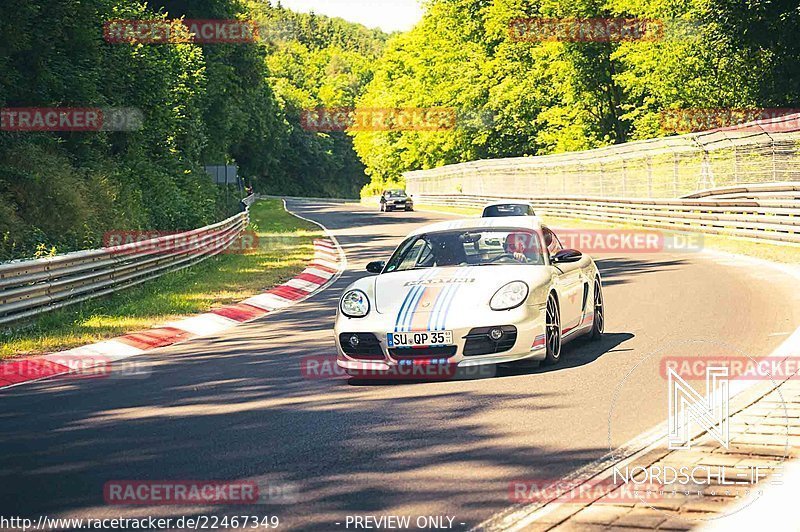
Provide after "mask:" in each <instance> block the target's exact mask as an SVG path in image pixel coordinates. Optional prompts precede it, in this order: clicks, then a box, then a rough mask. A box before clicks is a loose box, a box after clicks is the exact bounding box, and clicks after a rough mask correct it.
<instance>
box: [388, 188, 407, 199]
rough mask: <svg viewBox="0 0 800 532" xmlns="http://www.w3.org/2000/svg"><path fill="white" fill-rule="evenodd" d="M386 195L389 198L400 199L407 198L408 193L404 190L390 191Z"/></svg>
mask: <svg viewBox="0 0 800 532" xmlns="http://www.w3.org/2000/svg"><path fill="white" fill-rule="evenodd" d="M386 195H387V196H389V197H390V198H398V197H402V196H405V195H406V193H405V191H404V190H389V191H388V192H386Z"/></svg>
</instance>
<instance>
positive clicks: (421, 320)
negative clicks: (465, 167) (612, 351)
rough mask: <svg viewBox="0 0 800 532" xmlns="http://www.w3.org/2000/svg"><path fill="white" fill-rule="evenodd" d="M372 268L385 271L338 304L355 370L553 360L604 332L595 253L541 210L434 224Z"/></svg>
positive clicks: (339, 330)
mask: <svg viewBox="0 0 800 532" xmlns="http://www.w3.org/2000/svg"><path fill="white" fill-rule="evenodd" d="M367 270H368V271H370V272H372V273H378V274H379V275H376V276H369V277H365V278H362V279H359V280H358V281H356V282H354V283H353V284H351V285H350V286H349V287H348V288H347V289H346V290H345V291H344V294H343V295H342V297H341V299H340V301H339V307H338V310H337V314H336V324H335V327H334V332H335V339H336V346H337V351H338V357H337V363H338V365H339V366H340V367H342V368H343V369H344V370H345V371H346V372H347V373H348V374H350V375H357V376H359V375H365V374H370V375H383V374H384V373H385V375H386V376H392V375H393V374H402V371H398V369H399V370H402V369H403V367H404V366H414V365H431V364H434V365H448V366H451V367H464V366H471V365H476V364H477V365H480V364H502V363H509V362H516V361H522V360H539V361H541V362H542V363H547V364H553V363H556V362H558V360H559V358H560V357H561V346H562V344H563V343H565V342H566V341H568V340H571V339H573V338H576V337H578V336H581V335H587V334H588V335H590V336H591V338H592V339H599V338H600V337H601V335H602V333H603V322H604V310H603V288H602V282H601V279H600V273H599V272H598V269H597V267H596V265H595V263H594V261H593V260H592V259H591V258H590V257H589V256H588V255H583V254H581V253H580V252H579V251H576V250H572V249H563V247H562V246H561V243H560V242H559V240H558V237H556V235H555V234H554V233H553V232H552V231H551V230H550V229H548V228H547V227H545V226H543V225H542V224H541V222H540V220H539V219H538V218H536V217H506V218H483V219H470V220H458V221H452V222H442V223H437V224H433V225H428V226H425V227H422V228H420V229H418V230H416V231H414V232H413V233H411V234H410V235H409V236H408V237H407V238H406V239H405V240H404V241H403V242H402V243H401V244H400V246H398V248H397V249H396V250H395V252H394V253H393V254H392V256H391V258H390V259H389V260H388V262H383V261H379V262H371V263H370V264H369V265H368V266H367Z"/></svg>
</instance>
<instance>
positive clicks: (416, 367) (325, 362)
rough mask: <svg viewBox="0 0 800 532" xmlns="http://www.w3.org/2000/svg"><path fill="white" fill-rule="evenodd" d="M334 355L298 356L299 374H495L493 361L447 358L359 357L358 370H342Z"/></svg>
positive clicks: (448, 377)
mask: <svg viewBox="0 0 800 532" xmlns="http://www.w3.org/2000/svg"><path fill="white" fill-rule="evenodd" d="M336 360H337V359H336V357H335V356H307V357H303V358H301V359H300V374H301V375H302V376H303V378H305V379H312V380H316V379H336V378H350V377H353V378H357V379H364V380H412V381H417V380H419V381H424V380H469V379H483V378H491V377H494V376H496V375H497V367H496V366H495V365H494V364H480V365H479V364H475V365H465V366H458V365H457V364H453V363H451V362H449V361H448V359H447V358H418V359H414V360H400V361H398V362H397V363H396V364H391V365H387V364H385V363H384V362H383V361H382V360H381V361H369V360H361V361H359V363H360V364H361V367H360V368H359V369H350V370H345V369H344V368H342V367H341V366H339V365H338V364H337V362H336Z"/></svg>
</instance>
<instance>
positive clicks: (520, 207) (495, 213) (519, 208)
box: [483, 203, 528, 218]
mask: <svg viewBox="0 0 800 532" xmlns="http://www.w3.org/2000/svg"><path fill="white" fill-rule="evenodd" d="M527 215H528V206H527V205H524V204H517V203H513V204H512V203H508V204H504V205H490V206H488V207H486V209H484V211H483V217H484V218H498V217H500V216H527Z"/></svg>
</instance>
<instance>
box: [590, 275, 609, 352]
mask: <svg viewBox="0 0 800 532" xmlns="http://www.w3.org/2000/svg"><path fill="white" fill-rule="evenodd" d="M605 321H606V315H605V308H603V287H602V286H600V279H595V281H594V322H593V323H592V334H591V336H590V338H591V339H592V340H599V339H601V338H602V337H603V330H604V328H605V325H606V324H605Z"/></svg>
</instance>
